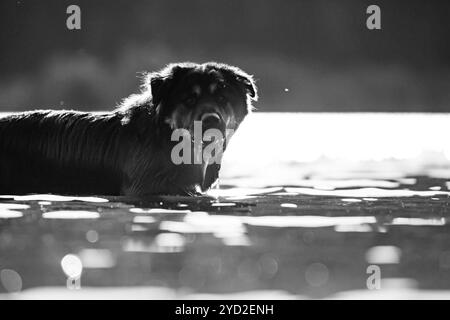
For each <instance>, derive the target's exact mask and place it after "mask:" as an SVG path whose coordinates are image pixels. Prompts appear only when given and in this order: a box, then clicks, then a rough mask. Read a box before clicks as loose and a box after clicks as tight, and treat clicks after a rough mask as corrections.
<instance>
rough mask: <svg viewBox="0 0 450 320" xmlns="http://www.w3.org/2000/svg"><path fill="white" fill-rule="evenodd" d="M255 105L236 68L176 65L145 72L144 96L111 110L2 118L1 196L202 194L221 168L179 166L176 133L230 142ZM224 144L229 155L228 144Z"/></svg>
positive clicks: (248, 82)
mask: <svg viewBox="0 0 450 320" xmlns="http://www.w3.org/2000/svg"><path fill="white" fill-rule="evenodd" d="M256 99H257V91H256V87H255V83H254V81H253V79H252V77H251V76H250V75H248V74H247V73H245V72H244V71H242V70H241V69H239V68H236V67H233V66H229V65H226V64H219V63H214V62H211V63H205V64H195V63H177V64H171V65H168V66H167V67H166V68H164V69H162V70H161V71H159V72H154V73H149V74H146V75H145V76H144V82H143V87H142V90H141V92H140V93H139V94H134V95H131V96H130V97H128V98H127V99H125V100H124V101H123V102H122V104H121V105H120V106H119V107H118V108H117V109H115V110H114V111H111V112H107V113H88V112H77V111H65V110H63V111H53V110H37V111H31V112H24V113H19V114H14V115H10V116H7V117H4V118H1V119H0V194H26V193H58V194H77V195H80V194H103V195H131V196H145V195H157V194H159V195H161V194H167V195H178V194H179V195H195V194H198V193H199V192H203V191H205V190H207V189H208V188H210V187H211V185H213V184H214V182H215V181H216V180H217V178H218V174H219V169H220V163H211V162H210V161H209V160H208V159H203V160H202V161H200V162H198V161H197V162H195V161H193V162H192V163H181V164H180V163H178V164H177V163H174V159H173V154H174V153H173V149H174V147H175V146H176V145H177V143H178V141H174V139H173V133H174V131H175V130H183V131H182V132H184V133H188V134H192V135H194V132H193V131H194V129H195V126H194V124H195V123H200V124H201V125H202V133H205V131H206V130H208V129H216V130H218V131H219V132H221V133H223V134H224V137H227V133H226V131H227V130H236V129H237V128H238V127H239V124H240V123H241V122H242V120H243V119H244V118H245V116H246V115H247V114H248V113H249V112H250V111H251V109H252V102H253V101H256ZM217 143H218V142H217V141H216V144H217ZM194 144H195V142H193V143H192V148H194ZM219 144H221V145H222V146H223V150H224V149H225V147H226V139H225V140H219ZM200 145H201V148H204V147H203V144H200ZM185 152H186V150H185Z"/></svg>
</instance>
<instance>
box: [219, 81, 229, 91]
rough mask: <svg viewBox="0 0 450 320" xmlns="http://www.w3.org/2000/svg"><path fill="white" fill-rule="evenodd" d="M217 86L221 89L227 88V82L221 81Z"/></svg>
mask: <svg viewBox="0 0 450 320" xmlns="http://www.w3.org/2000/svg"><path fill="white" fill-rule="evenodd" d="M217 88H218V89H219V90H224V89H226V88H227V84H226V83H225V82H219V83H218V84H217Z"/></svg>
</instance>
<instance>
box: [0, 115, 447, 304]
mask: <svg viewBox="0 0 450 320" xmlns="http://www.w3.org/2000/svg"><path fill="white" fill-rule="evenodd" d="M449 124H450V118H449V117H448V116H447V115H420V114H409V115H402V114H389V115H387V114H348V115H339V114H258V115H255V116H254V117H253V119H249V121H247V122H246V123H245V124H244V125H243V128H242V130H240V131H238V132H237V133H236V135H235V137H234V140H233V141H232V143H231V144H230V148H229V150H228V151H227V153H226V155H225V159H224V165H223V171H222V178H221V187H220V189H214V190H211V192H210V197H204V198H186V197H158V198H149V199H144V200H142V199H141V200H139V199H130V198H123V197H105V196H101V195H99V196H92V197H62V196H58V195H30V196H12V195H3V196H1V197H0V297H1V298H2V299H5V298H6V299H9V298H12V299H15V298H58V299H60V298H75V299H77V298H88V299H89V298H113V299H114V298H144V299H152V298H153V299H166V298H167V299H173V298H189V299H190V298H192V299H195V298H212V299H216V298H217V299H222V298H224V299H226V298H252V299H260V298H261V299H277V298H281V299H283V298H294V299H295V298H366V297H370V298H399V297H400V298H401V297H402V298H406V297H407V298H449V297H450V291H449V289H450V232H449V229H450V228H449V225H450V221H449V219H450V217H449V214H448V212H449V209H448V208H449V202H450V201H449V194H450V191H449V189H450V166H449V164H450V162H449V159H448V157H449V156H450V147H449V145H448V144H447V143H446V138H447V137H448V136H449V133H450V132H448V131H450V125H449ZM419 128H420V129H419ZM374 268H375V269H374ZM377 268H378V269H377ZM373 270H378V271H380V275H381V281H380V283H379V285H380V287H381V288H380V289H376V288H375V289H373V287H371V284H373V282H371V279H372V278H370V276H371V275H373V273H374V271H373ZM368 284H369V286H368ZM370 288H372V289H373V290H370Z"/></svg>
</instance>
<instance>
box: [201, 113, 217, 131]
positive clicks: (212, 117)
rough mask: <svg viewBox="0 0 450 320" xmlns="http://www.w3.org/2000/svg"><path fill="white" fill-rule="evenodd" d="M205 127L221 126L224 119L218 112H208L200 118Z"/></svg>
mask: <svg viewBox="0 0 450 320" xmlns="http://www.w3.org/2000/svg"><path fill="white" fill-rule="evenodd" d="M200 120H201V121H202V125H203V127H204V128H207V129H209V128H219V127H220V123H221V122H222V119H221V118H220V116H219V114H218V113H217V112H206V113H204V114H203V115H202V117H201V118H200Z"/></svg>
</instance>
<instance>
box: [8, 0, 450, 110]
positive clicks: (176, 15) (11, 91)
mask: <svg viewBox="0 0 450 320" xmlns="http://www.w3.org/2000/svg"><path fill="white" fill-rule="evenodd" d="M71 4H76V5H78V6H80V8H81V30H68V29H67V27H66V19H67V17H68V16H69V15H68V14H67V13H66V8H67V7H68V6H69V5H71ZM370 4H377V5H378V6H380V7H381V26H382V29H381V30H368V29H367V28H366V19H367V17H368V14H366V8H367V7H368V6H369V5H370ZM0 24H1V25H0V44H1V47H0V48H1V49H0V111H13V110H14V111H16V110H27V109H31V108H50V107H51V108H77V109H81V110H102V109H112V108H113V107H114V106H115V105H116V104H118V103H119V102H120V101H121V99H122V98H124V97H125V96H127V95H129V94H130V93H133V92H136V91H138V90H139V88H138V86H139V78H138V75H139V72H142V71H152V70H156V69H160V68H162V67H163V66H164V65H165V64H167V63H169V62H176V61H185V60H189V61H194V62H205V61H209V60H216V61H221V62H226V63H230V64H234V65H237V66H239V67H241V68H242V69H244V70H245V71H247V72H249V73H251V74H253V75H255V77H256V79H257V81H258V82H257V83H258V86H259V88H260V96H261V100H260V102H259V103H258V109H259V110H261V111H329V112H334V111H337V112H340V111H375V112H378V111H380V112H381V111H400V112H403V111H420V112H449V111H450V41H449V39H450V2H449V1H428V0H397V1H392V0H377V1H372V0H371V1H366V0H344V1H336V0H328V1H323V0H322V1H318V0H314V1H313V0H283V1H275V0H267V1H261V0H214V1H211V0H189V1H179V0H154V1H149V0H147V1H144V0H134V1H125V0H116V1H107V0H96V1H89V0H87V1H79V0H70V1H64V0H45V1H31V0H26V1H25V0H14V1H11V0H2V1H1V2H0Z"/></svg>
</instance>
